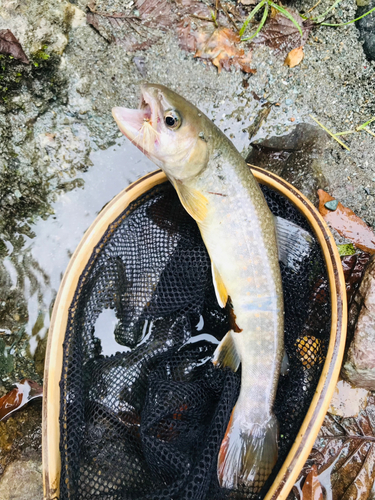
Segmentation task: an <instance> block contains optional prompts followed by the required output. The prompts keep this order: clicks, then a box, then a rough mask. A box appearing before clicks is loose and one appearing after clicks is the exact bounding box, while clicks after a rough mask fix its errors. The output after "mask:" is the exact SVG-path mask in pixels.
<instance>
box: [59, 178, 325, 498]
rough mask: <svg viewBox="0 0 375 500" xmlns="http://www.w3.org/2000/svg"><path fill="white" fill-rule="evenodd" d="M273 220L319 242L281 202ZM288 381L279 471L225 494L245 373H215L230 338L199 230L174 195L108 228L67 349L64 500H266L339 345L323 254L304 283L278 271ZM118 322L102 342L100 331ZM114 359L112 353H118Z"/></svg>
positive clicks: (153, 196) (159, 196)
mask: <svg viewBox="0 0 375 500" xmlns="http://www.w3.org/2000/svg"><path fill="white" fill-rule="evenodd" d="M262 189H263V192H264V194H265V197H266V199H267V202H268V204H269V206H270V208H271V210H272V212H273V213H274V214H275V215H279V216H282V217H284V218H286V219H289V220H292V221H293V222H295V223H296V224H299V225H300V226H302V227H304V228H305V229H306V230H308V231H311V230H310V228H309V225H308V223H307V221H306V220H305V218H304V217H303V216H302V215H301V214H300V213H299V212H298V211H297V210H296V209H295V208H294V206H293V205H292V204H291V203H290V202H289V201H288V200H287V199H286V198H284V197H282V196H281V195H279V194H278V193H277V192H275V191H273V190H271V189H269V188H265V187H263V188H262ZM281 271H282V278H283V289H284V300H285V347H286V351H287V354H288V357H289V363H290V369H289V372H288V373H287V374H286V375H284V376H281V377H280V381H279V386H278V392H277V397H276V402H275V413H276V416H277V418H278V421H279V424H280V440H279V458H278V462H277V464H276V467H275V469H274V471H273V473H272V475H271V476H270V478H269V479H268V481H267V483H266V484H265V485H264V488H263V490H262V492H261V493H260V494H257V495H254V494H252V493H251V491H245V490H244V491H237V492H230V491H228V490H223V489H220V487H219V484H218V481H217V471H216V468H217V455H218V451H219V448H220V444H221V441H222V439H223V436H224V433H225V430H226V427H227V424H228V421H229V417H230V413H231V410H232V408H233V406H234V404H235V402H236V400H237V397H238V394H239V389H240V374H239V373H233V372H232V371H230V370H228V369H227V370H221V369H216V368H214V366H213V364H212V362H211V357H212V354H213V352H214V350H215V347H216V344H217V341H220V340H221V339H222V337H223V336H224V335H225V333H226V332H227V331H228V330H229V321H228V311H227V310H222V309H221V308H220V307H219V306H218V304H217V301H216V298H215V293H214V289H213V285H212V279H211V268H210V261H209V257H208V255H207V252H206V249H205V246H204V244H203V242H202V239H201V237H200V233H199V230H198V228H197V225H196V224H195V222H194V221H193V219H191V218H190V216H189V215H188V214H187V213H186V212H185V210H184V209H183V207H182V206H181V205H180V202H179V200H178V198H177V195H176V193H175V191H174V189H173V188H172V186H171V185H170V184H169V183H164V184H161V185H159V186H157V187H155V188H153V189H152V190H150V191H149V192H148V193H146V194H145V195H143V196H141V197H140V198H139V199H137V200H136V201H134V202H133V203H132V204H131V205H130V206H129V207H128V208H127V209H126V210H125V211H124V212H123V213H122V214H121V215H120V216H119V217H118V218H117V220H115V221H114V222H113V223H112V224H111V225H110V226H109V228H108V230H107V232H106V234H105V235H104V236H103V238H102V240H101V242H100V243H99V244H98V245H97V247H96V248H95V250H94V252H93V254H92V256H91V258H90V261H89V263H88V264H87V266H86V269H85V271H84V272H83V274H82V276H81V277H80V280H79V285H78V287H77V290H76V293H75V296H74V299H73V302H72V304H71V307H70V310H69V320H68V327H67V331H66V336H65V342H64V362H63V373H62V380H61V390H62V403H61V411H60V432H61V441H60V451H61V463H62V470H61V499H63V500H65V499H77V500H81V499H106V500H110V499H111V500H117V499H123V500H133V499H134V500H135V499H137V500H141V499H153V500H158V499H160V500H167V499H176V500H177V499H178V500H181V499H194V500H201V499H202V500H203V499H212V500H213V499H215V500H217V499H227V498H238V499H242V498H252V499H255V498H262V497H264V494H265V492H266V491H267V489H268V487H269V485H270V484H271V483H272V481H273V479H274V477H275V476H276V473H277V471H278V469H279V468H280V466H281V464H282V463H283V461H284V459H285V457H286V455H287V453H288V451H289V449H290V447H291V445H292V443H293V441H294V439H295V437H296V435H297V433H298V430H299V427H300V425H301V422H302V420H303V418H304V416H305V413H306V411H307V409H308V407H309V404H310V402H311V399H312V397H313V395H314V392H315V388H316V385H317V382H318V379H319V376H320V373H321V370H322V366H323V361H324V359H325V355H326V350H327V345H328V340H329V332H330V298H329V288H328V281H327V275H326V269H325V265H324V260H323V257H322V253H321V251H320V247H319V246H318V244H317V243H316V244H315V245H314V246H313V249H312V251H311V253H310V255H308V256H306V257H305V258H304V260H303V263H302V265H301V266H300V268H299V269H298V271H295V270H294V271H291V270H290V269H289V268H286V267H284V266H281ZM110 311H112V313H113V315H115V322H114V323H111V322H108V325H107V326H106V331H105V336H106V338H107V340H108V342H109V343H110V342H112V343H113V342H114V341H116V344H115V345H117V347H118V349H117V350H118V352H116V353H114V354H112V355H109V354H106V349H105V346H106V342H103V332H102V333H100V335H99V331H98V330H99V327H98V325H99V320H100V317H101V315H103V313H108V312H110ZM115 351H116V347H115V349H114V351H113V352H115Z"/></svg>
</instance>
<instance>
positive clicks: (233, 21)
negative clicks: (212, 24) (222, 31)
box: [216, 0, 238, 31]
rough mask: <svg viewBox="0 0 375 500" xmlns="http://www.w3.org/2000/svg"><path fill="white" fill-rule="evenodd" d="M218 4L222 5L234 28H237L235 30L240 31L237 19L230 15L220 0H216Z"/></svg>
mask: <svg viewBox="0 0 375 500" xmlns="http://www.w3.org/2000/svg"><path fill="white" fill-rule="evenodd" d="M216 4H217V5H219V6H220V7H221V9H222V11H223V12H224V14H225V15H226V17H227V19H228V20H229V22H230V23H232V24H233V26H234V28H235V30H236V31H238V26H237V24H236V22H235V20H234V19H232V18H231V17H230V15H229V12H228V11H227V9H226V7H224V5H223V4H222V3H221V2H220V0H216Z"/></svg>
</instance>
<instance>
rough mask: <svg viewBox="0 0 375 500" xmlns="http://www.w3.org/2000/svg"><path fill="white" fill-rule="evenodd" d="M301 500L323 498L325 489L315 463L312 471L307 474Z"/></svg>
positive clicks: (318, 499)
mask: <svg viewBox="0 0 375 500" xmlns="http://www.w3.org/2000/svg"><path fill="white" fill-rule="evenodd" d="M301 500H323V490H322V486H321V484H320V481H319V479H318V469H317V467H316V465H313V466H312V468H311V471H310V472H309V473H308V475H307V476H306V479H305V482H304V485H303V488H302V495H301Z"/></svg>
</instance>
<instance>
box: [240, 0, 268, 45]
mask: <svg viewBox="0 0 375 500" xmlns="http://www.w3.org/2000/svg"><path fill="white" fill-rule="evenodd" d="M267 16H268V4H267V3H266V5H265V7H264V12H263V17H262V19H261V21H260V23H259V26H258V28H257V30H256V31H255V33H253V34H252V35H251V36H249V37H247V38H241V42H247V41H248V40H251V39H252V38H255V37H256V36H257V35H258V33H259V31H260V30H261V29H262V28H263V26H264V23H265V22H266V19H267Z"/></svg>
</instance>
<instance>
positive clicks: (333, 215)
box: [318, 189, 375, 254]
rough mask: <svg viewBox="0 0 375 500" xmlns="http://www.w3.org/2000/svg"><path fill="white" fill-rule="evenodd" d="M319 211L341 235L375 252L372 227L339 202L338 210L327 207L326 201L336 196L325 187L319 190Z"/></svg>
mask: <svg viewBox="0 0 375 500" xmlns="http://www.w3.org/2000/svg"><path fill="white" fill-rule="evenodd" d="M318 196H319V212H320V214H321V215H322V216H323V218H324V220H325V221H326V222H327V223H328V224H329V225H330V226H331V227H333V228H334V229H335V230H336V231H337V232H338V233H339V234H340V235H341V236H343V237H344V238H347V239H348V240H350V241H352V242H353V244H354V245H355V246H356V247H357V248H360V249H361V250H364V251H365V252H369V253H370V254H374V253H375V233H374V232H373V231H372V229H371V228H370V227H369V226H368V225H367V224H366V223H365V222H364V221H363V220H362V219H361V218H360V217H358V215H356V214H355V213H354V212H353V211H352V210H351V209H350V208H348V207H344V205H342V204H341V203H338V205H337V208H336V210H334V211H331V210H329V209H327V208H326V206H325V205H326V203H327V202H330V201H333V200H334V198H333V197H332V196H330V195H329V194H328V193H326V192H325V191H324V190H323V189H319V190H318Z"/></svg>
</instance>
